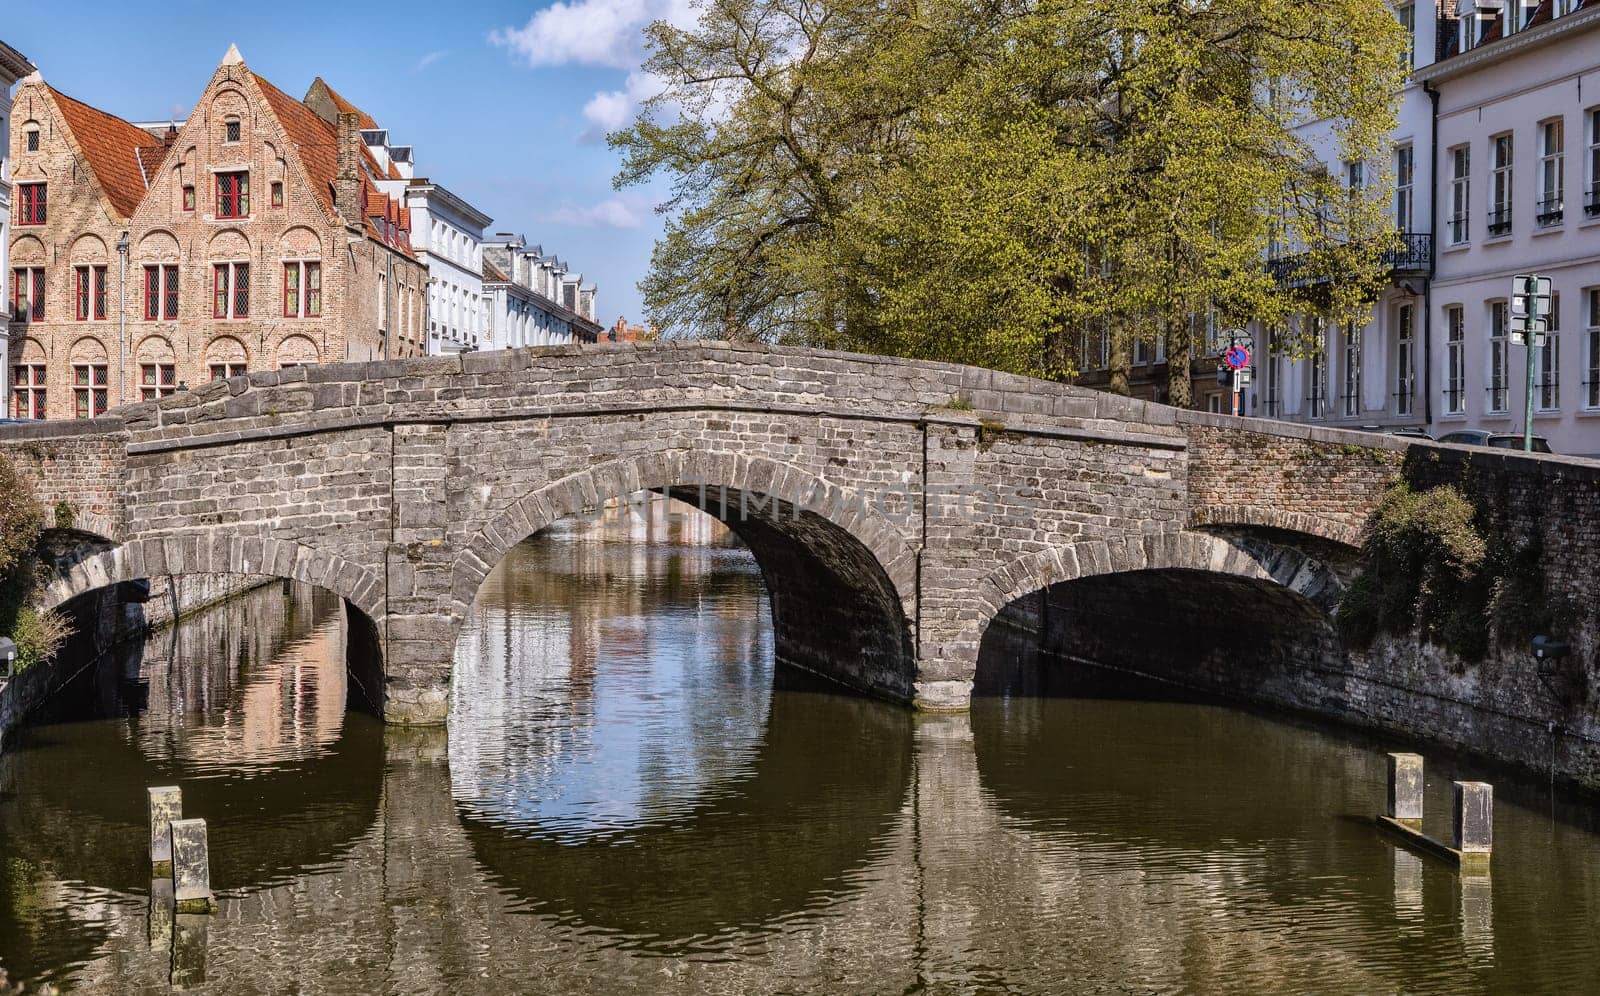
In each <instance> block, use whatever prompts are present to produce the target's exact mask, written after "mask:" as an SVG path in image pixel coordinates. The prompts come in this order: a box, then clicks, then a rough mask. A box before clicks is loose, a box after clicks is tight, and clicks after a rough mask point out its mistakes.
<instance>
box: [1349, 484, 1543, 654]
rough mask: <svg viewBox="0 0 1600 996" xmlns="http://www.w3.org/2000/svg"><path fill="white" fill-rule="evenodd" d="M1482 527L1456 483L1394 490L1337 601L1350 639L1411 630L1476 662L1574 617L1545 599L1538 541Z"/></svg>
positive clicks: (1361, 642)
mask: <svg viewBox="0 0 1600 996" xmlns="http://www.w3.org/2000/svg"><path fill="white" fill-rule="evenodd" d="M1485 532H1486V530H1485V529H1483V528H1481V527H1480V525H1479V523H1478V521H1477V514H1476V512H1475V510H1474V508H1473V505H1472V503H1471V502H1470V501H1468V500H1467V498H1466V497H1465V496H1464V495H1463V494H1462V492H1461V491H1460V490H1459V489H1458V488H1455V487H1450V486H1443V487H1436V488H1432V489H1429V490H1427V491H1415V490H1413V489H1412V488H1411V487H1410V486H1408V485H1406V484H1398V485H1395V486H1394V487H1393V488H1391V489H1390V490H1389V492H1388V493H1387V494H1385V495H1384V497H1383V500H1382V501H1381V502H1380V503H1379V505H1378V510H1377V512H1376V513H1375V514H1374V516H1373V519H1372V528H1371V533H1370V535H1369V537H1368V539H1367V543H1366V546H1365V548H1364V549H1363V551H1362V569H1361V573H1360V574H1359V575H1357V576H1356V578H1355V579H1354V581H1352V582H1351V584H1350V585H1349V586H1348V587H1347V588H1346V590H1345V596H1344V600H1343V602H1342V603H1341V604H1340V607H1339V625H1340V628H1341V630H1342V631H1343V633H1344V635H1345V637H1346V639H1348V640H1349V641H1350V642H1351V643H1352V644H1353V645H1355V646H1367V645H1369V644H1370V643H1371V642H1372V641H1373V640H1374V639H1375V638H1376V637H1377V636H1378V635H1379V634H1380V633H1412V632H1415V633H1416V634H1417V635H1418V636H1420V637H1421V638H1423V639H1426V640H1429V641H1431V642H1433V643H1437V644H1439V645H1440V646H1443V647H1445V648H1446V649H1448V650H1450V651H1451V652H1452V653H1454V654H1455V655H1456V656H1457V657H1459V658H1461V659H1462V660H1465V661H1477V660H1481V659H1483V658H1484V657H1485V656H1486V655H1487V654H1488V653H1489V651H1490V649H1491V648H1492V647H1493V646H1494V645H1497V644H1498V645H1500V646H1512V647H1518V646H1522V645H1523V644H1525V643H1526V641H1527V640H1528V639H1529V638H1530V637H1532V636H1533V635H1534V634H1536V633H1545V632H1552V631H1553V630H1554V629H1556V628H1560V624H1562V623H1563V622H1570V620H1562V619H1558V618H1557V616H1558V613H1557V612H1556V611H1555V608H1554V607H1553V606H1552V605H1551V603H1550V600H1549V598H1548V593H1547V591H1546V586H1545V578H1544V569H1543V561H1544V547H1543V545H1542V543H1540V542H1539V541H1538V540H1537V539H1535V540H1534V541H1532V542H1528V543H1523V544H1518V543H1516V542H1514V541H1512V540H1509V539H1505V538H1500V537H1498V536H1497V537H1496V538H1494V539H1485V536H1484V533H1485ZM1568 614H1570V613H1568Z"/></svg>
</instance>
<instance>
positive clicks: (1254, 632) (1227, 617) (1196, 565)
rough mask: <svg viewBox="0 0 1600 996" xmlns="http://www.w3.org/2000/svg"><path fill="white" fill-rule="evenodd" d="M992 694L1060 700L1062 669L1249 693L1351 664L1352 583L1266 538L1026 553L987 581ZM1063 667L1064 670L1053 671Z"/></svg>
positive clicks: (985, 651)
mask: <svg viewBox="0 0 1600 996" xmlns="http://www.w3.org/2000/svg"><path fill="white" fill-rule="evenodd" d="M979 591H980V593H981V594H980V602H981V609H980V613H979V614H980V621H979V625H978V629H977V632H976V637H975V639H976V644H975V646H974V647H973V653H974V662H973V671H972V679H973V683H974V688H975V689H976V690H977V692H978V693H979V694H994V693H996V692H1002V691H1004V692H1015V691H1028V690H1030V689H1031V690H1032V691H1033V692H1035V693H1042V694H1050V693H1051V691H1052V689H1053V690H1055V691H1066V690H1069V689H1072V688H1074V687H1076V686H1075V684H1074V682H1075V679H1077V678H1078V677H1079V676H1078V675H1075V674H1071V673H1068V672H1069V671H1070V670H1071V669H1070V668H1069V669H1068V670H1066V671H1063V670H1061V669H1060V664H1061V662H1062V661H1072V660H1077V661H1080V662H1082V663H1086V664H1100V665H1104V666H1107V667H1110V668H1111V669H1112V670H1115V671H1125V672H1134V673H1137V674H1141V675H1144V676H1145V677H1152V676H1154V677H1157V679H1158V680H1161V681H1164V682H1168V683H1176V684H1189V685H1194V686H1197V687H1206V688H1209V689H1211V690H1213V691H1225V692H1239V693H1241V694H1245V693H1246V691H1247V690H1248V689H1250V688H1251V685H1250V683H1251V682H1255V681H1260V682H1268V681H1280V680H1296V681H1298V680H1300V678H1301V675H1302V674H1303V673H1307V672H1314V671H1317V670H1319V669H1321V668H1323V667H1324V665H1327V664H1329V663H1330V662H1332V661H1334V660H1336V659H1338V658H1340V657H1342V655H1343V652H1344V651H1343V647H1342V644H1341V643H1340V641H1339V638H1338V635H1337V631H1336V629H1335V625H1334V620H1335V617H1336V615H1337V612H1338V607H1339V601H1340V598H1341V597H1342V596H1343V593H1344V583H1343V581H1342V579H1341V577H1340V575H1339V574H1338V573H1337V572H1336V571H1335V570H1334V569H1333V568H1332V567H1330V566H1328V565H1327V564H1326V563H1324V562H1323V561H1321V560H1319V559H1317V558H1316V557H1315V556H1313V555H1311V554H1309V553H1307V552H1305V551H1304V550H1301V549H1297V548H1296V547H1294V546H1290V545H1285V544H1281V543H1277V542H1273V541H1272V540H1269V539H1265V538H1262V537H1259V536H1250V535H1226V534H1212V533H1206V532H1199V531H1193V530H1182V531H1174V532H1166V533H1157V534H1152V535H1148V536H1144V537H1136V538H1131V539H1129V540H1126V541H1102V540H1084V541H1080V542H1077V543H1073V544H1070V545H1066V546H1061V547H1056V548H1052V549H1048V550H1041V551H1037V552H1035V553H1031V554H1028V555H1026V556H1023V557H1019V558H1017V559H1016V560H1014V561H1012V562H1011V563H1009V564H1007V565H1005V566H1004V567H1002V568H1000V569H998V570H996V571H995V572H993V573H992V574H991V575H990V576H989V577H988V578H986V579H985V580H984V581H983V582H981V583H980V585H979ZM1052 669H1054V670H1052Z"/></svg>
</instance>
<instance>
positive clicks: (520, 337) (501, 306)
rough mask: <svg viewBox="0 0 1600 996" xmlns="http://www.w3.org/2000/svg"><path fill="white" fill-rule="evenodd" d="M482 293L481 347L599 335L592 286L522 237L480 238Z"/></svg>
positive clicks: (592, 339)
mask: <svg viewBox="0 0 1600 996" xmlns="http://www.w3.org/2000/svg"><path fill="white" fill-rule="evenodd" d="M483 292H484V297H485V301H486V304H487V309H486V310H487V329H486V333H485V339H484V342H483V345H482V347H481V348H483V349H516V348H519V347H522V346H555V345H563V344H567V343H586V342H595V341H596V340H597V339H598V338H599V336H600V332H601V329H600V325H599V323H598V322H596V321H595V317H594V315H595V289H594V288H593V287H592V286H585V285H584V283H583V275H582V274H573V273H569V272H568V267H567V264H565V263H563V262H562V261H561V260H560V259H559V258H557V257H555V256H553V255H548V256H547V255H545V253H544V250H543V248H542V247H540V246H537V245H532V246H530V245H529V244H528V240H527V238H526V237H525V236H522V235H513V234H511V233H509V232H498V233H496V234H495V235H494V237H493V238H490V239H488V240H486V241H485V242H484V244H483Z"/></svg>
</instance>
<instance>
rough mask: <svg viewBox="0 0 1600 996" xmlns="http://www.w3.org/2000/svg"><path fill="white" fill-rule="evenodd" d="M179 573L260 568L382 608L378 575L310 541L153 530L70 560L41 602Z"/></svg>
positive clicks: (375, 615) (374, 611) (367, 607)
mask: <svg viewBox="0 0 1600 996" xmlns="http://www.w3.org/2000/svg"><path fill="white" fill-rule="evenodd" d="M169 574H170V575H182V574H264V575H268V576H271V577H279V578H289V579H292V580H295V581H304V582H306V583H307V584H311V585H315V586H317V587H319V588H325V589H327V590H328V591H331V592H333V593H334V594H336V595H338V596H339V597H341V598H343V599H344V600H345V601H347V602H349V603H350V604H352V605H354V606H355V607H356V608H358V609H360V610H361V611H362V612H363V613H365V614H366V616H367V617H368V618H369V619H374V620H376V619H380V618H382V616H383V611H384V599H383V595H384V589H383V582H382V579H381V578H380V577H379V576H378V575H376V574H374V573H372V572H371V571H369V570H367V569H366V568H364V567H362V566H360V565H358V564H352V563H350V562H349V561H347V560H344V559H342V558H340V557H336V556H334V555H332V554H328V553H324V552H322V551H320V550H317V549H316V548H314V547H309V546H305V545H304V544H300V543H294V542H291V541H288V540H276V539H270V538H266V537H239V536H217V535H214V534H206V535H200V536H182V535H180V536H156V537H149V538H145V539H135V540H131V541H129V542H127V543H124V544H122V545H120V546H117V547H114V548H112V549H109V550H102V551H100V552H99V553H95V554H93V555H91V556H88V557H84V558H82V559H81V560H77V561H75V562H74V563H72V564H71V566H70V567H68V568H67V569H66V570H65V571H63V572H62V573H61V574H59V575H58V576H57V577H56V578H54V579H53V580H51V581H50V583H49V584H47V585H46V586H45V589H44V591H43V592H42V593H41V595H40V597H39V603H38V605H39V608H41V609H52V608H55V607H56V606H59V605H63V604H65V603H66V602H69V601H71V600H72V599H74V598H77V597H78V596H79V595H83V594H87V593H88V592H91V591H94V590H96V589H98V588H104V587H107V586H109V585H113V584H119V583H121V582H123V581H135V580H138V579H140V578H148V577H159V576H162V575H169Z"/></svg>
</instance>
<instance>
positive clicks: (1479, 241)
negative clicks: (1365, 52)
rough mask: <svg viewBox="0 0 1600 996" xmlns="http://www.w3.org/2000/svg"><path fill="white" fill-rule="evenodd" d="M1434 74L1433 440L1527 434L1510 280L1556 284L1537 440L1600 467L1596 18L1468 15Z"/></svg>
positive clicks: (1599, 14)
mask: <svg viewBox="0 0 1600 996" xmlns="http://www.w3.org/2000/svg"><path fill="white" fill-rule="evenodd" d="M1458 14H1459V15H1460V16H1459V17H1458V18H1457V19H1456V20H1455V22H1454V23H1450V22H1445V24H1444V26H1443V30H1442V31H1441V32H1440V36H1441V42H1442V44H1441V51H1440V53H1439V55H1440V58H1439V59H1438V60H1437V61H1435V62H1433V63H1432V64H1431V65H1429V66H1426V67H1421V68H1419V70H1418V72H1417V74H1416V75H1417V77H1418V78H1419V80H1421V81H1422V82H1424V83H1425V84H1426V85H1428V86H1429V87H1430V88H1432V89H1434V90H1436V91H1437V92H1438V95H1439V108H1438V144H1437V153H1436V155H1437V161H1438V164H1439V169H1440V170H1441V175H1440V183H1439V188H1438V190H1439V199H1438V204H1437V211H1438V218H1439V223H1440V235H1441V238H1440V245H1439V248H1438V263H1437V269H1436V272H1435V275H1434V281H1433V294H1432V298H1433V315H1432V318H1433V323H1434V328H1435V337H1434V348H1433V369H1432V376H1433V383H1434V387H1435V392H1436V400H1435V412H1434V416H1435V419H1434V426H1433V431H1434V435H1435V436H1440V435H1443V434H1446V433H1449V432H1451V431H1455V430H1457V429H1466V428H1471V429H1487V430H1490V431H1495V432H1513V433H1520V432H1522V430H1523V424H1524V420H1525V416H1524V411H1525V402H1526V398H1527V396H1528V392H1527V387H1526V384H1527V379H1526V374H1527V370H1528V352H1527V349H1526V348H1525V347H1522V346H1517V345H1515V344H1513V342H1512V341H1511V336H1510V335H1509V334H1508V328H1507V326H1508V314H1509V311H1508V308H1509V306H1508V301H1509V297H1510V294H1511V290H1512V278H1513V277H1514V276H1516V275H1517V274H1520V273H1529V272H1536V273H1539V274H1542V275H1545V276H1549V277H1551V278H1552V284H1553V288H1552V289H1553V291H1554V299H1553V304H1554V308H1553V314H1552V316H1551V318H1552V327H1551V332H1550V335H1549V338H1548V339H1547V341H1546V343H1545V345H1544V346H1543V347H1538V346H1536V347H1535V349H1534V355H1533V360H1532V362H1533V374H1534V383H1533V392H1532V393H1533V401H1534V416H1533V430H1534V433H1535V434H1536V435H1540V436H1544V437H1545V438H1547V439H1548V440H1549V441H1550V445H1551V447H1552V448H1553V449H1554V450H1555V451H1556V452H1558V453H1571V454H1576V455H1589V456H1593V455H1600V3H1596V2H1594V0H1589V2H1588V3H1586V4H1583V3H1580V2H1578V0H1567V2H1563V0H1546V2H1545V3H1543V4H1532V3H1526V2H1516V0H1506V2H1502V3H1491V2H1488V0H1462V2H1461V4H1460V6H1459V8H1458Z"/></svg>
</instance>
